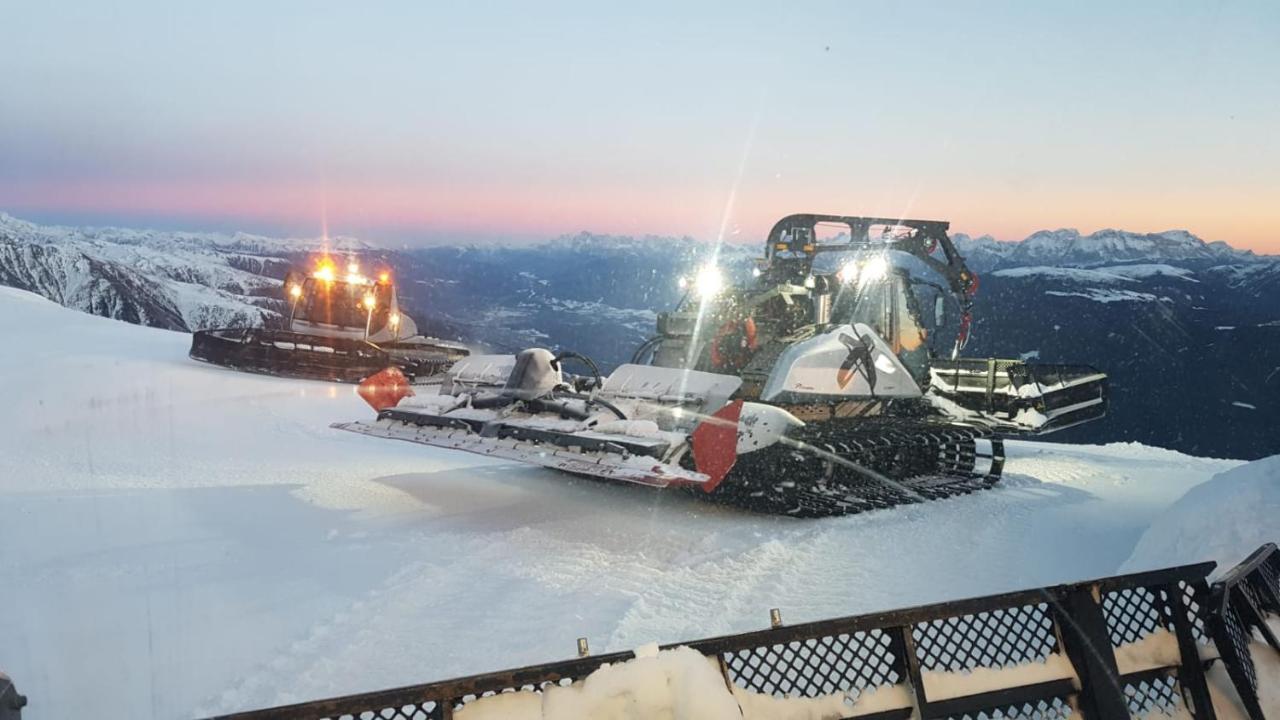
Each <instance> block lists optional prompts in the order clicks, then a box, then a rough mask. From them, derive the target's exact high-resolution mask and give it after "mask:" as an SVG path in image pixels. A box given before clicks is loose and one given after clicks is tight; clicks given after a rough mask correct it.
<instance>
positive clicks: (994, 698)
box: [223, 563, 1214, 720]
mask: <svg viewBox="0 0 1280 720" xmlns="http://www.w3.org/2000/svg"><path fill="white" fill-rule="evenodd" d="M1213 567H1214V564H1213V563H1202V564H1198V565H1186V566H1182V567H1177V568H1170V569H1167V570H1158V571H1153V572H1145V573H1138V574H1132V575H1122V576H1117V577H1111V578H1104V579H1100V580H1092V581H1087V582H1079V583H1071V584H1066V585H1057V586H1052V587H1044V588H1038V589H1033V590H1024V591H1020V592H1012V593H1004V594H1000V595H991V596H988V597H981V598H974V599H969V600H959V601H954V602H946V603H939V604H934V605H926V606H921V607H914V608H908V609H903V610H895V611H891V612H883V613H872V614H868V615H858V616H851V617H843V618H837V619H833V620H823V621H819V622H812V623H804V624H800V625H791V626H787V625H781V624H780V622H775V623H774V627H771V628H770V629H767V630H760V631H756V632H749V633H743V634H739V635H728V636H722V637H713V638H707V639H703V640H697V641H693V642H687V643H678V644H677V645H680V646H687V647H690V648H692V649H694V650H696V651H698V652H701V653H703V654H704V655H707V656H716V657H717V658H718V659H719V664H720V667H721V669H722V670H723V672H724V675H725V679H726V682H729V683H732V684H734V685H737V686H739V687H743V688H746V689H750V690H753V691H756V692H763V693H769V694H775V695H785V694H797V695H800V696H805V697H816V696H821V695H825V694H828V693H830V692H843V693H846V694H848V695H853V694H855V693H858V694H860V693H861V692H864V691H867V690H870V689H874V688H878V687H884V686H889V685H905V686H907V688H908V689H909V692H910V695H911V697H912V701H913V706H914V708H901V709H893V710H887V711H883V712H879V713H875V714H868V715H860V716H855V717H858V718H859V720H863V719H864V718H871V719H874V720H905V718H907V717H908V716H909V715H910V714H911V713H912V712H913V711H917V712H918V713H919V716H920V717H921V718H922V719H925V720H927V719H929V718H953V717H954V718H969V719H974V718H978V717H979V715H982V716H984V717H993V716H1004V717H1008V716H1011V715H1020V716H1021V715H1029V716H1034V717H1036V718H1058V717H1066V716H1067V715H1069V714H1070V713H1072V712H1073V711H1077V712H1079V713H1081V714H1082V715H1084V716H1085V717H1087V718H1090V719H1093V718H1098V719H1106V720H1113V719H1119V718H1127V717H1130V716H1131V715H1135V714H1145V713H1147V712H1150V711H1151V710H1153V709H1165V710H1174V709H1179V708H1185V709H1186V710H1187V711H1188V712H1189V713H1190V714H1191V715H1192V716H1193V717H1195V718H1197V719H1198V720H1200V719H1204V720H1214V714H1213V707H1212V704H1211V703H1210V702H1209V694H1208V689H1207V684H1206V682H1205V676H1204V671H1203V666H1202V664H1201V661H1200V655H1199V649H1200V648H1199V645H1200V644H1202V643H1206V642H1208V635H1207V632H1206V630H1205V624H1204V620H1203V614H1204V609H1205V608H1206V607H1207V605H1208V598H1209V590H1208V586H1207V581H1206V578H1207V576H1208V573H1209V572H1210V571H1211V570H1212V569H1213ZM775 620H780V619H779V618H775ZM1158 630H1166V631H1168V632H1170V633H1172V634H1173V635H1174V636H1175V637H1176V639H1177V642H1178V646H1179V648H1180V654H1179V657H1180V662H1179V663H1178V664H1176V665H1169V666H1162V667H1155V668H1145V669H1142V670H1140V671H1135V672H1131V673H1129V674H1125V675H1122V674H1120V671H1119V668H1118V666H1117V661H1116V656H1115V653H1114V648H1116V647H1119V646H1121V645H1123V644H1125V643H1128V642H1134V641H1136V640H1138V639H1141V638H1144V637H1146V636H1148V635H1150V634H1151V633H1153V632H1156V631H1158ZM677 645H669V646H666V647H668V648H670V647H676V646H677ZM1050 654H1053V655H1057V656H1065V658H1066V659H1067V660H1068V661H1069V663H1070V665H1071V667H1072V668H1073V670H1074V675H1075V678H1070V679H1060V680H1052V681H1048V682H1036V683H1032V684H1025V685H1013V686H1009V687H1005V688H1002V689H998V690H992V691H987V692H977V693H973V694H969V695H964V696H959V697H947V698H940V697H930V696H929V694H928V692H927V687H928V684H929V679H928V678H929V674H930V673H933V672H961V673H963V672H966V671H969V670H973V669H977V668H993V669H998V668H1008V667H1012V666H1014V665H1017V664H1020V663H1025V662H1034V661H1037V660H1040V661H1043V660H1044V659H1045V658H1047V657H1048V656H1049V655H1050ZM632 658H633V655H632V653H629V652H624V653H611V654H607V655H597V656H589V657H581V658H578V659H573V660H567V661H562V662H554V663H548V664H544V665H536V666H530V667H524V668H519V669H515V670H505V671H501V672H494V673H486V674H483V675H473V676H470V677H463V678H457V679H453V680H445V681H441V682H435V683H427V684H423V685H414V686H408V687H401V688H395V689H390V690H383V691H379V692H374V693H366V694H360V695H350V696H346V697H340V698H332V699H328V700H319V701H315V702H309V703H302V704H298V705H289V706H283V707H278V708H270V709H266V710H258V711H252V712H247V713H240V714H236V715H228V716H223V717H224V720H229V719H235V720H268V719H278V718H365V717H369V718H374V717H376V718H387V719H392V718H423V719H431V720H445V719H446V718H452V717H453V714H454V712H455V710H456V709H458V708H460V707H462V706H463V705H465V704H466V703H468V702H472V701H474V700H475V699H477V698H480V697H484V696H487V695H493V694H498V693H503V692H513V691H519V690H530V691H539V690H541V689H543V688H546V687H549V686H552V685H567V684H569V683H571V682H573V681H577V680H581V679H583V678H585V677H586V676H587V675H589V674H590V673H591V672H593V671H595V670H596V669H598V668H600V667H601V666H603V665H606V664H613V663H620V662H626V661H628V660H631V659H632ZM855 710H856V707H855Z"/></svg>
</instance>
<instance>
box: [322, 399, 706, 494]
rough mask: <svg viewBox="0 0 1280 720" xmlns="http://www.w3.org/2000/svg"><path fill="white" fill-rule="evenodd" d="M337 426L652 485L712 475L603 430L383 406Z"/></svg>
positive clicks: (651, 444)
mask: <svg viewBox="0 0 1280 720" xmlns="http://www.w3.org/2000/svg"><path fill="white" fill-rule="evenodd" d="M331 427H333V428H334V429H337V430H346V431H347V432H354V433H359V434H361V435H370V436H373V437H380V438H388V439H391V440H404V441H407V442H413V443H418V444H420V445H430V446H432V447H439V448H446V449H449V450H463V451H465V452H470V453H475V454H477V455H483V456H485V457H491V458H492V457H498V458H503V459H506V460H515V461H518V462H525V463H529V464H531V465H541V466H542V467H548V468H554V469H556V470H563V471H564V472H569V473H574V474H576V475H590V476H592V477H598V478H605V479H608V480H622V481H625V482H633V483H637V484H640V485H648V486H650V487H659V488H662V487H671V486H695V485H696V486H701V485H703V484H704V483H706V482H707V480H708V478H707V476H706V475H704V474H702V473H700V472H696V471H694V470H688V469H685V468H682V467H680V466H678V465H671V464H668V463H663V462H661V460H659V459H658V458H657V457H655V456H657V455H661V454H662V453H663V452H664V451H665V450H666V445H665V443H663V442H661V441H657V440H653V441H647V440H643V439H639V438H630V437H622V436H610V435H605V434H601V433H561V432H556V431H553V430H540V429H535V428H529V427H520V426H515V425H508V424H503V423H501V422H487V423H486V422H480V421H467V420H463V419H460V418H454V417H445V416H441V415H432V414H430V413H423V412H413V411H405V410H396V409H391V410H383V411H382V412H379V413H378V419H377V420H376V421H374V422H347V423H334V424H333V425H332V426H331Z"/></svg>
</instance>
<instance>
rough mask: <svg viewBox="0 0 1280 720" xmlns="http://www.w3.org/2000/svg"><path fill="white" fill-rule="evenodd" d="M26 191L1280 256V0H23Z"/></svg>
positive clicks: (57, 213) (505, 236)
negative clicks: (1161, 242) (1122, 241)
mask: <svg viewBox="0 0 1280 720" xmlns="http://www.w3.org/2000/svg"><path fill="white" fill-rule="evenodd" d="M0 16H3V17H4V18H5V23H4V24H5V26H6V29H7V32H6V33H5V40H4V42H3V43H0V210H3V211H7V212H9V213H11V214H14V215H17V216H20V217H24V218H27V219H33V220H37V221H42V222H60V223H73V224H117V225H129V226H148V227H163V228H185V229H225V230H247V231H252V232H264V233H273V234H275V233H285V234H305V235H316V234H319V233H321V232H328V233H331V234H347V235H356V236H360V237H365V238H368V239H372V240H381V241H389V242H393V243H404V244H419V243H433V242H449V241H456V240H467V241H473V242H474V241H487V240H515V241H521V240H528V239H537V238H545V237H550V236H554V235H559V234H562V233H570V232H577V231H581V230H589V231H593V232H606V233H617V234H648V233H652V234H663V235H692V236H694V237H698V238H704V239H715V238H717V237H723V238H725V239H728V240H738V241H742V242H748V241H750V242H755V241H757V240H758V239H759V238H760V237H762V236H763V234H764V233H765V232H767V230H768V228H769V226H770V225H771V224H772V222H773V221H774V220H775V219H777V218H779V217H781V216H783V215H786V214H789V213H793V212H824V213H840V214H875V215H881V216H889V217H923V218H930V219H948V220H950V221H951V222H952V228H953V230H959V231H964V232H969V233H972V234H983V233H989V234H992V235H994V236H995V237H997V238H999V239H1009V240H1012V239H1020V238H1022V237H1025V236H1026V235H1028V234H1030V233H1031V232H1033V231H1035V230H1039V229H1044V228H1059V227H1076V228H1080V229H1081V230H1082V231H1085V232H1089V231H1093V230H1097V229H1100V228H1104V227H1119V228H1124V229H1128V230H1135V231H1146V232H1153V231H1160V230H1166V229H1171V228H1186V229H1189V230H1191V231H1192V232H1194V233H1196V234H1198V235H1200V236H1202V237H1205V238H1206V239H1210V240H1226V241H1227V242H1229V243H1231V244H1233V245H1236V246H1238V247H1245V248H1251V249H1254V250H1257V251H1260V252H1272V253H1280V41H1277V38H1280V3H1276V2H1273V1H1271V0H1264V1H1262V2H1236V1H1230V0H1224V1H1219V2H1213V1H1212V0H1209V1H1206V2H1198V3H1181V2H1171V1H1168V0H1161V1H1159V2H1149V3H1140V2H1133V3H1125V2H1116V1H1115V0H1110V1H1108V2H1072V3H1053V4H1050V3H1027V2H1008V3H1004V2H972V3H971V2H942V1H941V0H939V1H938V2H903V3H885V2H787V3H780V2H760V3H756V2H733V3H729V2H725V3H715V4H713V3H694V2H674V3H666V2H646V3H600V2H583V3H557V2H544V3H527V2H509V3H507V2H472V3H438V2H422V1H416V2H374V3H352V2H322V1H319V0H316V1H306V2H303V1H298V2H291V1H288V0H280V1H276V2H269V3H262V2H242V1H241V0H225V1H222V2H216V3H185V2H172V0H162V1H156V2H130V1H128V0H122V1H121V2H116V3H101V2H93V3H67V2H59V1H57V0H51V1H50V2H41V3H32V2H17V1H16V0H0Z"/></svg>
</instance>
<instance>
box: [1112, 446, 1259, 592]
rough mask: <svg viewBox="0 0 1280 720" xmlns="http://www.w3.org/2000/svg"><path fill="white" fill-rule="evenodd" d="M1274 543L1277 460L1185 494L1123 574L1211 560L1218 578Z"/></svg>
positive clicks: (1233, 472)
mask: <svg viewBox="0 0 1280 720" xmlns="http://www.w3.org/2000/svg"><path fill="white" fill-rule="evenodd" d="M1277 540H1280V455H1275V456H1272V457H1269V458H1265V459H1262V460H1257V461H1254V462H1251V463H1248V464H1246V465H1241V466H1239V467H1236V468H1233V469H1231V470H1227V471H1226V472H1223V473H1220V474H1218V475H1215V476H1214V477H1213V478H1212V479H1210V480H1209V481H1208V482H1206V483H1203V484H1201V485H1197V486H1196V487H1193V488H1192V489H1191V490H1189V491H1187V494H1186V495H1184V496H1182V497H1181V498H1180V499H1179V500H1178V501H1177V502H1175V503H1174V504H1173V505H1172V506H1170V507H1169V509H1168V510H1166V511H1165V512H1164V513H1162V514H1161V515H1160V516H1159V517H1157V518H1156V519H1155V521H1154V522H1153V523H1152V524H1151V527H1150V528H1148V529H1147V531H1146V532H1145V533H1143V535H1142V538H1141V539H1140V540H1139V541H1138V544H1137V546H1136V547H1135V548H1134V551H1133V554H1132V555H1131V556H1130V557H1129V559H1128V560H1127V561H1126V562H1125V564H1124V566H1123V567H1122V568H1121V571H1122V572H1138V571H1140V570H1150V569H1154V568H1160V567H1168V566H1170V565H1176V564H1180V563H1188V562H1193V561H1203V560H1213V561H1215V562H1217V563H1218V568H1217V570H1216V573H1217V574H1221V573H1223V572H1226V571H1227V570H1230V569H1231V568H1232V567H1234V566H1235V565H1236V564H1237V563H1239V562H1240V561H1242V560H1244V559H1245V556H1247V555H1248V554H1249V553H1251V552H1253V551H1254V550H1256V549H1257V548H1258V547H1259V546H1260V545H1263V544H1264V543H1268V542H1275V541H1277Z"/></svg>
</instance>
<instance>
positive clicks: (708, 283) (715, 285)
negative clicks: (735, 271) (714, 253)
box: [693, 265, 724, 300]
mask: <svg viewBox="0 0 1280 720" xmlns="http://www.w3.org/2000/svg"><path fill="white" fill-rule="evenodd" d="M693 286H694V288H695V289H696V290H697V291H698V297H699V298H701V299H703V300H710V299H711V298H713V297H715V296H716V295H718V294H719V293H720V290H722V289H723V288H724V276H723V275H721V274H720V268H718V267H716V266H715V265H703V266H702V268H701V269H699V270H698V275H697V277H695V278H694V281H693Z"/></svg>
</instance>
